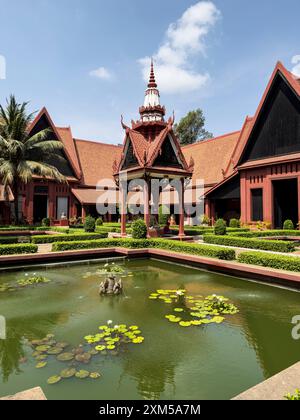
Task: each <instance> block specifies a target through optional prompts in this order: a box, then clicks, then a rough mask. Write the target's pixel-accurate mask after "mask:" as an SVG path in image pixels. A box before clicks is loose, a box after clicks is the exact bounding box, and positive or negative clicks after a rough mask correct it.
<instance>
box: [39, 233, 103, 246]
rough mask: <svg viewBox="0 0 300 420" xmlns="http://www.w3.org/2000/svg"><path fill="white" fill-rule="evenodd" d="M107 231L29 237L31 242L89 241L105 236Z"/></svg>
mask: <svg viewBox="0 0 300 420" xmlns="http://www.w3.org/2000/svg"><path fill="white" fill-rule="evenodd" d="M107 236H108V234H107V233H82V234H80V233H76V234H74V235H38V236H33V237H32V238H31V242H32V243H33V244H52V243H54V242H74V241H91V240H94V239H104V238H107Z"/></svg>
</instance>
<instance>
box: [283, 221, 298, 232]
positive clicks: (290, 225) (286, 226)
mask: <svg viewBox="0 0 300 420" xmlns="http://www.w3.org/2000/svg"><path fill="white" fill-rule="evenodd" d="M283 229H284V230H294V229H295V226H294V223H293V222H292V221H291V220H286V221H285V222H284V224H283Z"/></svg>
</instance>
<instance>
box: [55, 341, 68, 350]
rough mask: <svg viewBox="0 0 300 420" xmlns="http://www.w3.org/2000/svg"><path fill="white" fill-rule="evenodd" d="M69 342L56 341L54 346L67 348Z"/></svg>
mask: <svg viewBox="0 0 300 420" xmlns="http://www.w3.org/2000/svg"><path fill="white" fill-rule="evenodd" d="M69 345H70V344H69V343H63V342H62V343H60V342H59V343H56V347H61V348H62V349H65V348H67V347H69Z"/></svg>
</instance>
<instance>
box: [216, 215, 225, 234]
mask: <svg viewBox="0 0 300 420" xmlns="http://www.w3.org/2000/svg"><path fill="white" fill-rule="evenodd" d="M226 233H227V225H226V222H225V220H223V219H218V220H217V221H216V224H215V235H217V236H223V235H226Z"/></svg>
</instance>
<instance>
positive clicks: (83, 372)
mask: <svg viewBox="0 0 300 420" xmlns="http://www.w3.org/2000/svg"><path fill="white" fill-rule="evenodd" d="M75 376H76V378H78V379H85V378H88V377H89V376H90V372H88V371H87V370H79V371H78V372H76V374H75Z"/></svg>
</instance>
